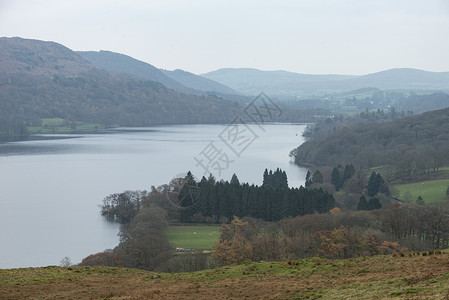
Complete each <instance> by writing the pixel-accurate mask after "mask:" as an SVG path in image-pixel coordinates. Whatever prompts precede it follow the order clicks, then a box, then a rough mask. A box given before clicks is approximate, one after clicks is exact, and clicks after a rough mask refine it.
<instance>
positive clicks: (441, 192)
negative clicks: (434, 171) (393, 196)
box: [393, 179, 449, 203]
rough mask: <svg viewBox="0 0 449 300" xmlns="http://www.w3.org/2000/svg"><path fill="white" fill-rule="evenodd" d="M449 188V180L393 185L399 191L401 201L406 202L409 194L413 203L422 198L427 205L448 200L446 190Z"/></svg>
mask: <svg viewBox="0 0 449 300" xmlns="http://www.w3.org/2000/svg"><path fill="white" fill-rule="evenodd" d="M448 186H449V179H443V180H430V181H421V182H416V183H406V184H394V185H393V187H394V189H395V190H397V191H398V195H397V197H398V198H399V199H401V200H405V198H407V197H406V196H407V192H408V193H410V194H409V195H410V198H411V200H412V201H416V199H418V197H419V196H421V197H422V198H423V199H424V202H426V203H432V202H438V201H441V200H445V199H447V195H446V190H447V187H448Z"/></svg>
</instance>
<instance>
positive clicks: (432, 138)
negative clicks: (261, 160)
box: [295, 108, 449, 176]
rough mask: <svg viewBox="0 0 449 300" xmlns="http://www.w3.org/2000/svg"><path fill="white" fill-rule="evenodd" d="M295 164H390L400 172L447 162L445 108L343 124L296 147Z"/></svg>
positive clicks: (448, 124)
mask: <svg viewBox="0 0 449 300" xmlns="http://www.w3.org/2000/svg"><path fill="white" fill-rule="evenodd" d="M295 162H296V163H297V164H312V165H316V166H325V165H328V166H337V165H338V164H345V163H353V164H356V165H358V166H360V167H363V168H371V167H374V166H384V165H388V166H394V168H395V171H396V172H398V175H400V176H408V175H417V174H425V173H428V172H430V171H431V170H435V169H438V168H439V167H441V166H444V165H447V164H449V108H445V109H441V110H436V111H431V112H427V113H423V114H421V115H415V116H410V117H406V118H402V119H398V120H395V121H391V122H386V123H382V124H364V125H358V126H353V127H349V128H347V127H345V126H343V129H340V130H337V131H335V132H333V133H330V134H328V135H326V136H324V137H322V138H317V139H313V140H310V141H307V142H305V143H304V144H302V145H301V146H300V147H298V149H297V152H296V157H295Z"/></svg>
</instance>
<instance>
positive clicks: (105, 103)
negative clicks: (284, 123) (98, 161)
mask: <svg viewBox="0 0 449 300" xmlns="http://www.w3.org/2000/svg"><path fill="white" fill-rule="evenodd" d="M0 48H1V49H2V51H1V52H0V62H5V63H4V64H1V65H0V68H1V72H0V135H2V134H3V135H11V134H24V133H25V131H26V129H25V127H26V126H27V125H40V122H41V119H42V118H62V119H65V120H66V121H68V122H71V123H72V124H76V123H78V122H89V123H97V124H102V125H106V126H110V125H115V126H117V125H120V126H148V125H155V124H186V123H227V122H229V120H232V119H233V118H234V117H235V115H236V114H237V111H238V109H239V106H238V105H236V104H235V103H231V102H230V101H227V100H223V99H220V98H217V97H214V96H195V95H187V94H180V93H177V92H176V91H174V90H172V89H168V88H166V87H165V86H164V85H162V84H161V83H158V82H154V81H149V80H143V79H137V78H135V77H133V76H131V75H127V74H113V73H109V72H107V71H105V70H103V69H99V68H97V67H95V66H93V65H92V64H90V63H89V62H88V61H86V60H85V59H83V58H82V57H80V56H79V55H78V54H77V53H75V52H73V51H71V50H70V49H68V48H66V47H64V46H62V45H60V44H57V43H54V42H43V41H36V40H25V39H19V38H11V39H8V38H2V39H0ZM158 72H160V71H159V70H158ZM160 73H161V72H160ZM162 75H163V74H162ZM164 76H165V75H164Z"/></svg>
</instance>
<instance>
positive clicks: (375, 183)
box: [367, 171, 390, 197]
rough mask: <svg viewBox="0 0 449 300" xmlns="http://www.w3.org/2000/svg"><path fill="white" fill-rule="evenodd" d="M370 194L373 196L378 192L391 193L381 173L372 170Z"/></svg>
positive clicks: (369, 184)
mask: <svg viewBox="0 0 449 300" xmlns="http://www.w3.org/2000/svg"><path fill="white" fill-rule="evenodd" d="M367 190H368V196H370V197H373V196H375V195H377V193H382V194H385V195H387V196H388V195H390V191H389V189H388V185H387V184H386V183H385V181H384V179H383V178H382V176H381V175H380V174H379V173H376V172H374V171H373V172H372V173H371V175H370V177H369V180H368V186H367Z"/></svg>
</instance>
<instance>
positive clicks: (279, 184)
mask: <svg viewBox="0 0 449 300" xmlns="http://www.w3.org/2000/svg"><path fill="white" fill-rule="evenodd" d="M262 186H269V187H272V188H275V189H284V188H285V189H286V188H288V180H287V173H285V171H282V170H281V169H279V168H277V169H276V171H274V172H273V171H271V170H270V172H268V170H267V169H265V172H264V173H263V183H262Z"/></svg>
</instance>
